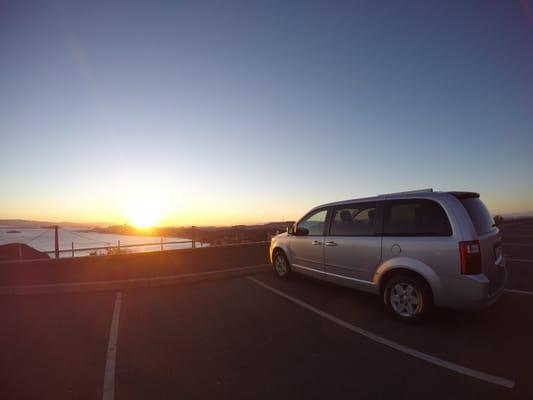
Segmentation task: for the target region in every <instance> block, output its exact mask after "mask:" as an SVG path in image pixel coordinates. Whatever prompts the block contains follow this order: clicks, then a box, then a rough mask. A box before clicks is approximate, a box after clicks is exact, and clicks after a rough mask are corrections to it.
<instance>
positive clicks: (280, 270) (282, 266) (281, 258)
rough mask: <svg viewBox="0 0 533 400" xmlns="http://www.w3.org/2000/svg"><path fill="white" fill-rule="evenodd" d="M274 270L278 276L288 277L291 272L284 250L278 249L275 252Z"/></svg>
mask: <svg viewBox="0 0 533 400" xmlns="http://www.w3.org/2000/svg"><path fill="white" fill-rule="evenodd" d="M273 264H274V272H275V273H276V275H277V276H278V278H286V277H287V276H288V275H289V273H290V267H289V261H288V260H287V257H286V256H285V254H283V252H282V251H276V253H275V254H274V260H273Z"/></svg>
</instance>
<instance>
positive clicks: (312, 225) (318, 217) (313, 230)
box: [297, 209, 328, 236]
mask: <svg viewBox="0 0 533 400" xmlns="http://www.w3.org/2000/svg"><path fill="white" fill-rule="evenodd" d="M327 213H328V211H327V210H325V209H324V210H319V211H316V212H314V213H312V214H309V215H308V216H306V217H304V219H302V220H301V221H300V222H298V225H297V226H298V228H305V229H307V230H308V231H309V233H308V235H310V236H322V235H324V226H325V225H326V216H327Z"/></svg>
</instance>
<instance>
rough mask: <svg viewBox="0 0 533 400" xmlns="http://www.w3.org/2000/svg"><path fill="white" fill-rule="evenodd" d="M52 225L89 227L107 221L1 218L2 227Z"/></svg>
mask: <svg viewBox="0 0 533 400" xmlns="http://www.w3.org/2000/svg"><path fill="white" fill-rule="evenodd" d="M50 225H59V226H61V227H64V228H88V227H97V226H107V225H108V224H106V223H79V222H68V221H63V222H51V221H33V220H28V219H0V227H4V228H5V227H7V228H41V227H45V226H46V227H47V226H50Z"/></svg>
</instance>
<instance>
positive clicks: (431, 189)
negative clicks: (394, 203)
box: [378, 188, 433, 197]
mask: <svg viewBox="0 0 533 400" xmlns="http://www.w3.org/2000/svg"><path fill="white" fill-rule="evenodd" d="M427 192H433V188H427V189H417V190H408V191H406V192H395V193H385V194H378V197H383V196H393V195H397V194H410V193H427Z"/></svg>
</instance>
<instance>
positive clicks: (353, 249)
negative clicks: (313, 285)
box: [324, 202, 381, 289]
mask: <svg viewBox="0 0 533 400" xmlns="http://www.w3.org/2000/svg"><path fill="white" fill-rule="evenodd" d="M380 214H381V209H380V208H379V207H378V203H377V202H366V203H352V204H344V205H340V206H336V207H334V208H333V210H332V215H331V222H330V229H329V235H327V236H326V238H325V241H324V251H325V253H324V258H325V265H326V267H325V269H326V275H327V278H328V280H331V281H335V282H336V283H340V284H343V285H349V286H355V287H358V288H361V289H365V288H366V286H369V285H370V286H372V285H371V282H372V276H373V275H374V272H375V270H376V268H377V267H378V265H379V263H380V261H381V236H380V235H379V227H380V219H381V215H380Z"/></svg>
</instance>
